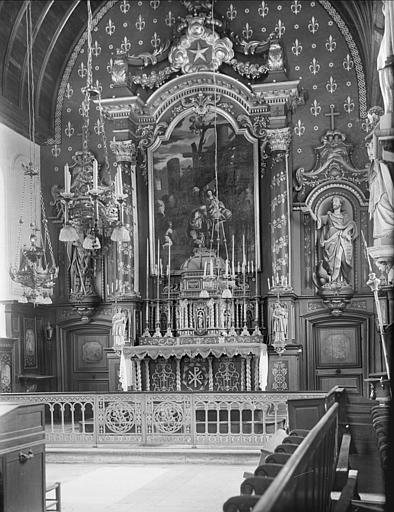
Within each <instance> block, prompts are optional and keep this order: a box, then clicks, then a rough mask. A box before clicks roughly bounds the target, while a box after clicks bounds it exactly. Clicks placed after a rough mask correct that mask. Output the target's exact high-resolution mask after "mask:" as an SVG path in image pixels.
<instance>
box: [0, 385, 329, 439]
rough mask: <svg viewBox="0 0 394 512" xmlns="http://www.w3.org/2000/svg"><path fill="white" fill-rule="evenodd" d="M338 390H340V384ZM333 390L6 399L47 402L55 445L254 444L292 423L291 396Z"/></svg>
mask: <svg viewBox="0 0 394 512" xmlns="http://www.w3.org/2000/svg"><path fill="white" fill-rule="evenodd" d="M334 389H335V388H334ZM308 398H314V399H316V398H319V399H321V400H322V402H324V403H325V404H326V407H329V406H331V405H332V403H333V401H334V400H333V392H332V391H331V392H330V393H324V392H320V393H319V392H315V393H313V392H304V393H302V392H292V393H290V392H289V393H270V392H256V393H253V392H244V393H178V392H177V393H153V392H139V393H105V394H103V393H21V394H18V393H4V394H1V395H0V401H1V402H3V403H4V402H12V403H23V404H26V403H41V404H44V405H45V420H46V429H45V430H46V442H47V444H49V445H65V444H73V445H83V446H98V445H106V444H117V445H123V444H127V445H128V446H147V445H152V446H155V445H156V446H158V445H166V446H168V445H172V446H174V445H177V446H189V447H195V446H216V447H220V446H223V447H228V446H231V447H234V446H252V447H256V446H258V447H260V448H264V446H265V445H266V444H267V442H268V441H269V439H270V438H271V436H272V435H273V434H274V433H275V432H276V431H277V430H278V429H279V428H286V426H287V425H288V408H287V400H288V399H308Z"/></svg>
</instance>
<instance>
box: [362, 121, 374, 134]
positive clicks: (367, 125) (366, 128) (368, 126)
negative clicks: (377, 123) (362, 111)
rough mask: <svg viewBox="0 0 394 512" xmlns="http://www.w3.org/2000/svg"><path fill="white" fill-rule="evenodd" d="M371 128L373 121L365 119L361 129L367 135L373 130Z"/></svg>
mask: <svg viewBox="0 0 394 512" xmlns="http://www.w3.org/2000/svg"><path fill="white" fill-rule="evenodd" d="M371 126H372V121H370V120H369V119H368V117H366V118H365V119H364V121H363V122H362V123H361V129H362V130H363V132H366V133H368V132H369V131H370V130H371Z"/></svg>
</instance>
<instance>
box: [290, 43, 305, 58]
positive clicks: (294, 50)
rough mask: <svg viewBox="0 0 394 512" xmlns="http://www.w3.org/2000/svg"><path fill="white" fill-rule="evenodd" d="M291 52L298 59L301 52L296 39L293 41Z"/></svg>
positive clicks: (300, 46)
mask: <svg viewBox="0 0 394 512" xmlns="http://www.w3.org/2000/svg"><path fill="white" fill-rule="evenodd" d="M291 51H292V52H293V53H294V55H296V56H297V57H298V55H299V54H300V53H301V52H302V45H301V44H300V43H299V41H298V39H296V40H295V41H294V44H293V46H292V47H291Z"/></svg>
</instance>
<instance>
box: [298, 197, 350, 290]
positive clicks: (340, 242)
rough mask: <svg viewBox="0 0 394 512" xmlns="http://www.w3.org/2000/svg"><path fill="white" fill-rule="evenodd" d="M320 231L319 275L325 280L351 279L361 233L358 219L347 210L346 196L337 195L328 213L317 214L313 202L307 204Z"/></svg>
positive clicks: (346, 282) (347, 282)
mask: <svg viewBox="0 0 394 512" xmlns="http://www.w3.org/2000/svg"><path fill="white" fill-rule="evenodd" d="M306 211H309V213H310V215H311V217H312V219H313V220H314V221H315V222H316V223H317V229H318V231H319V247H320V249H321V255H320V256H321V257H320V258H319V270H318V275H319V279H320V282H321V284H325V283H326V282H344V283H345V284H346V285H349V283H350V272H351V270H352V268H353V242H354V240H355V239H356V238H357V236H358V230H357V226H356V223H355V222H354V220H353V219H352V218H351V216H350V215H349V213H348V212H346V211H344V210H343V199H342V197H340V196H338V195H336V196H334V197H333V198H332V210H328V211H327V213H326V214H322V215H315V213H314V212H313V211H312V209H311V207H310V206H307V207H306Z"/></svg>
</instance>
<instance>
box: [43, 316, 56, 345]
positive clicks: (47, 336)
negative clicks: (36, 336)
mask: <svg viewBox="0 0 394 512" xmlns="http://www.w3.org/2000/svg"><path fill="white" fill-rule="evenodd" d="M53 331H54V329H53V325H52V324H51V322H50V321H49V320H48V322H47V324H46V326H45V327H44V332H45V339H46V341H47V342H48V343H50V342H51V341H52V339H53Z"/></svg>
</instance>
